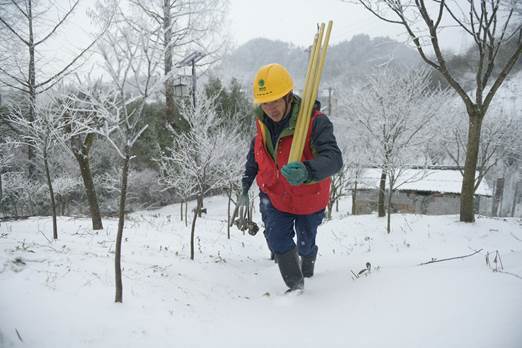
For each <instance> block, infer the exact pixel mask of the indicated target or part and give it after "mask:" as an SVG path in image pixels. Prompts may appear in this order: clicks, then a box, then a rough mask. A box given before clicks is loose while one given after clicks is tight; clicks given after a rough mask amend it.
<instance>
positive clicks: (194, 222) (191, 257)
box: [190, 196, 201, 260]
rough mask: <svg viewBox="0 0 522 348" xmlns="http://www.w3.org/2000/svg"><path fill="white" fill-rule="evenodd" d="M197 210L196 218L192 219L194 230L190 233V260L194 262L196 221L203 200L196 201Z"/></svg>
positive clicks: (195, 210) (195, 211)
mask: <svg viewBox="0 0 522 348" xmlns="http://www.w3.org/2000/svg"><path fill="white" fill-rule="evenodd" d="M196 201H197V203H196V209H194V217H193V219H192V229H191V231H190V259H191V260H194V236H195V234H196V233H195V232H196V219H197V218H198V215H199V211H200V210H201V206H200V205H199V204H200V202H201V200H200V199H199V196H198V198H197V199H196Z"/></svg>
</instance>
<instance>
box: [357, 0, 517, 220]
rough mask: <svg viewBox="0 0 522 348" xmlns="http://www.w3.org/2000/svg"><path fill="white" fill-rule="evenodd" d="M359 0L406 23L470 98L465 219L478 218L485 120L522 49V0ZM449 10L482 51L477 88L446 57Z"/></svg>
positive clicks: (421, 48)
mask: <svg viewBox="0 0 522 348" xmlns="http://www.w3.org/2000/svg"><path fill="white" fill-rule="evenodd" d="M358 2H359V3H360V4H362V5H363V6H364V7H365V8H366V9H367V10H368V11H370V12H371V13H373V14H374V15H375V16H377V17H378V18H380V19H381V20H383V21H386V22H388V23H392V24H398V25H401V26H403V27H404V29H405V30H406V31H407V33H408V35H409V37H410V38H411V40H412V41H413V43H414V44H415V47H416V49H417V51H418V52H419V54H420V56H421V57H422V59H423V60H424V62H426V63H427V64H428V65H430V66H431V67H432V68H434V69H436V70H437V71H439V72H440V73H441V74H442V76H443V77H444V79H445V80H446V81H447V82H448V84H449V85H450V86H451V88H453V89H454V90H455V91H456V92H457V94H458V95H459V96H460V98H461V99H462V101H463V102H464V104H465V106H466V111H467V114H468V119H469V125H468V135H467V141H466V143H467V145H466V160H465V165H464V178H463V180H462V191H461V203H460V220H461V221H464V222H472V221H474V220H475V215H474V211H473V206H474V205H473V198H474V197H473V193H474V186H475V171H476V168H477V160H478V153H479V144H480V132H481V127H482V123H483V120H484V117H485V115H486V113H487V111H488V109H489V107H490V105H491V102H492V100H493V97H494V96H495V93H496V92H497V90H498V89H499V88H500V86H501V85H502V83H503V82H504V80H505V79H506V77H507V76H508V74H509V72H510V71H511V69H512V68H513V66H514V65H515V63H516V62H517V61H518V59H519V58H520V55H521V53H522V25H521V24H520V21H518V22H514V21H515V20H516V18H517V16H516V15H515V14H516V11H519V10H520V1H518V0H512V1H504V0H466V1H456V0H455V1H451V0H436V1H435V0H434V1H432V2H431V3H432V4H433V6H429V5H427V4H426V3H427V2H426V1H425V0H414V1H411V0H359V1H358ZM445 15H446V17H448V16H449V18H450V19H449V20H450V21H451V22H452V23H450V24H448V26H456V27H458V28H460V29H461V30H462V31H464V32H465V33H467V34H468V35H470V36H471V38H472V39H473V43H474V46H475V48H476V51H477V55H478V59H477V62H476V66H475V71H474V73H475V88H474V93H470V92H467V91H466V90H465V89H464V88H463V87H462V82H459V81H458V79H457V77H456V76H455V74H453V73H452V72H451V71H450V70H449V69H448V66H447V64H446V57H445V55H444V53H443V50H442V48H441V42H440V41H439V35H440V31H441V30H442V29H443V28H444V25H443V24H442V23H443V18H444V17H445ZM419 22H420V26H419V25H418V24H419ZM513 43H514V44H513ZM509 44H512V46H513V47H514V48H513V49H512V52H511V53H510V54H509V57H508V59H507V60H506V62H505V63H503V65H502V67H500V69H495V65H496V64H497V63H498V59H497V58H498V53H499V51H500V50H501V49H502V48H504V47H506V46H507V45H509ZM428 49H432V50H433V53H434V57H431V56H430V52H428Z"/></svg>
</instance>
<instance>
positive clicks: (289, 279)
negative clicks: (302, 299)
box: [276, 247, 304, 292]
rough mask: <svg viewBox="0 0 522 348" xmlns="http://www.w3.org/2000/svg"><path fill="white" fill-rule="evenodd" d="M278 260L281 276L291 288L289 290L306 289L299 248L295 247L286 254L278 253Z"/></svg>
mask: <svg viewBox="0 0 522 348" xmlns="http://www.w3.org/2000/svg"><path fill="white" fill-rule="evenodd" d="M276 260H277V264H278V265H279V270H280V271H281V276H282V277H283V280H284V281H285V284H286V286H288V288H289V289H288V291H287V292H291V291H294V290H302V289H304V279H303V273H301V267H300V266H299V256H298V255H297V248H295V247H294V248H293V249H291V250H289V251H287V252H286V253H284V254H276Z"/></svg>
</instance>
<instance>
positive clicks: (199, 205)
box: [197, 195, 203, 217]
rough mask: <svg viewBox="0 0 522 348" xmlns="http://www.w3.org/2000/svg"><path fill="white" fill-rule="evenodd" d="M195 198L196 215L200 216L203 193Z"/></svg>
mask: <svg viewBox="0 0 522 348" xmlns="http://www.w3.org/2000/svg"><path fill="white" fill-rule="evenodd" d="M197 200H198V203H197V206H198V209H197V211H198V217H201V212H202V210H203V195H199V196H198V199H197Z"/></svg>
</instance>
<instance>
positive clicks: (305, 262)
mask: <svg viewBox="0 0 522 348" xmlns="http://www.w3.org/2000/svg"><path fill="white" fill-rule="evenodd" d="M317 250H318V248H317V246H315V248H314V253H313V254H312V255H310V256H301V270H302V272H303V277H306V278H310V277H312V276H313V275H314V267H315V259H316V258H317Z"/></svg>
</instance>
